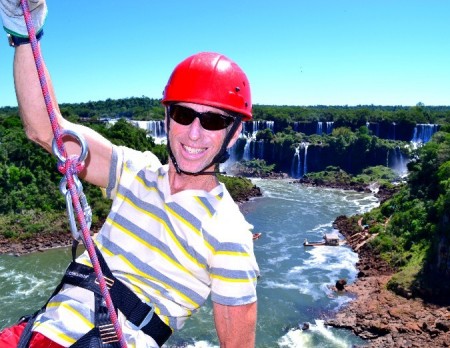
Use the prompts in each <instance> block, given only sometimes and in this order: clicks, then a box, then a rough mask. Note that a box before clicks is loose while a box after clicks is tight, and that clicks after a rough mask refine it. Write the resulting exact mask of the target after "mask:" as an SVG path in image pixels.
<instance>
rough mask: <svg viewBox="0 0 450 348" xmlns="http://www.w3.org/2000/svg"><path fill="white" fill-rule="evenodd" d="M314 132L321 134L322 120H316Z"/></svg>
mask: <svg viewBox="0 0 450 348" xmlns="http://www.w3.org/2000/svg"><path fill="white" fill-rule="evenodd" d="M316 134H318V135H322V122H320V121H319V122H317V128H316Z"/></svg>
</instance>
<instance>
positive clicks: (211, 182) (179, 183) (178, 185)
mask: <svg viewBox="0 0 450 348" xmlns="http://www.w3.org/2000/svg"><path fill="white" fill-rule="evenodd" d="M210 170H211V172H213V171H214V168H211V169H210ZM169 184H170V191H171V193H172V194H175V193H177V192H181V191H184V190H204V191H208V192H209V191H211V190H212V189H214V188H215V187H216V186H217V185H219V180H218V179H217V176H216V175H214V174H210V175H190V174H184V173H177V171H176V169H175V167H174V166H173V164H172V163H170V164H169Z"/></svg>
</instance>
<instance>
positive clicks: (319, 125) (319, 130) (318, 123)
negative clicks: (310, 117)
mask: <svg viewBox="0 0 450 348" xmlns="http://www.w3.org/2000/svg"><path fill="white" fill-rule="evenodd" d="M327 127H328V126H327ZM316 134H318V135H322V122H320V121H319V122H317V128H316Z"/></svg>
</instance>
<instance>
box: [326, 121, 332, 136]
mask: <svg viewBox="0 0 450 348" xmlns="http://www.w3.org/2000/svg"><path fill="white" fill-rule="evenodd" d="M333 126H334V122H327V134H331V132H332V131H333Z"/></svg>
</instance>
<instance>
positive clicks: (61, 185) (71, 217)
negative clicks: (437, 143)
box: [59, 176, 92, 242]
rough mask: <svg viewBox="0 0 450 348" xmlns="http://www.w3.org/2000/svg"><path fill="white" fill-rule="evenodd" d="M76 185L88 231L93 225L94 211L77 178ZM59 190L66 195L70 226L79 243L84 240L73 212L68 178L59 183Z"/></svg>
mask: <svg viewBox="0 0 450 348" xmlns="http://www.w3.org/2000/svg"><path fill="white" fill-rule="evenodd" d="M74 180H75V185H76V188H77V193H78V196H79V197H80V204H81V207H82V209H83V213H84V218H85V220H86V225H87V227H88V229H90V228H91V224H92V209H91V207H90V206H89V204H88V202H87V199H86V195H85V194H84V192H83V185H82V184H81V181H80V179H78V177H77V176H74ZM59 190H60V191H61V193H62V194H63V195H64V197H65V199H66V209H67V216H68V218H69V225H70V231H71V232H72V237H73V239H75V240H77V241H79V240H82V238H83V234H82V233H81V229H80V230H79V229H78V228H77V223H76V220H75V214H74V211H73V204H72V195H71V194H70V191H69V190H68V189H67V179H66V177H63V178H62V179H61V181H60V183H59ZM83 242H84V240H83Z"/></svg>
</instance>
